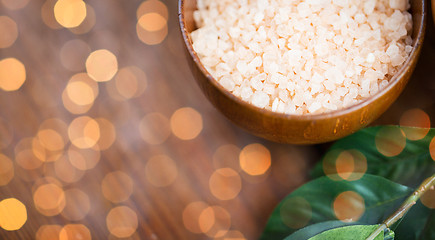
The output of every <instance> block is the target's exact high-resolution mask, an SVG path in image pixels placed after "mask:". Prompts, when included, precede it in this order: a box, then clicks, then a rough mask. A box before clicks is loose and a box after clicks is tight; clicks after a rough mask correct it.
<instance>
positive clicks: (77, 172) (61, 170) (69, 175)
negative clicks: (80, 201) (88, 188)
mask: <svg viewBox="0 0 435 240" xmlns="http://www.w3.org/2000/svg"><path fill="white" fill-rule="evenodd" d="M79 157H82V156H81V155H80V156H79ZM54 172H55V174H56V176H57V178H59V179H60V180H62V181H63V182H65V183H74V182H77V181H79V180H80V179H81V178H82V177H83V176H84V175H85V172H84V171H83V170H81V169H78V168H76V167H75V166H74V165H72V163H71V161H70V160H69V157H68V154H64V155H63V156H62V157H60V158H59V159H58V160H57V161H56V162H54Z"/></svg>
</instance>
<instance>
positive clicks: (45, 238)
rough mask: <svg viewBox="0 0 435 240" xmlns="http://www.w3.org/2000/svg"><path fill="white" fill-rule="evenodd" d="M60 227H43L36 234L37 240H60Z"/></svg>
mask: <svg viewBox="0 0 435 240" xmlns="http://www.w3.org/2000/svg"><path fill="white" fill-rule="evenodd" d="M61 230H62V227H61V226H60V225H42V226H41V227H39V229H38V231H37V232H36V240H59V234H60V231H61Z"/></svg>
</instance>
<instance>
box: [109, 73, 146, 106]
mask: <svg viewBox="0 0 435 240" xmlns="http://www.w3.org/2000/svg"><path fill="white" fill-rule="evenodd" d="M107 88H108V91H109V94H110V93H111V97H112V98H114V99H116V100H126V99H131V98H135V97H139V96H140V95H141V94H142V93H143V92H144V91H145V89H146V88H147V76H146V74H145V72H144V71H142V69H140V68H138V67H135V66H129V67H124V68H121V69H120V70H119V72H118V73H117V74H116V76H115V81H111V82H110V83H109V84H108V85H107ZM115 91H116V94H115V93H114V92H115Z"/></svg>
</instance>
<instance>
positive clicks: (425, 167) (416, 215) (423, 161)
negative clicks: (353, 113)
mask: <svg viewBox="0 0 435 240" xmlns="http://www.w3.org/2000/svg"><path fill="white" fill-rule="evenodd" d="M424 131H425V130H424V129H418V128H400V127H398V126H382V127H381V126H379V127H372V128H366V129H363V130H361V131H359V132H357V133H355V134H353V135H351V136H348V137H346V138H343V139H341V140H339V141H337V142H336V143H335V144H334V145H333V146H332V147H331V148H330V150H329V151H328V152H327V153H326V154H325V156H324V158H323V160H322V162H321V163H319V164H317V165H316V166H315V167H314V170H313V171H312V173H311V174H312V177H320V176H324V175H325V172H327V173H329V172H332V173H334V170H336V167H337V166H336V159H337V158H338V157H339V156H340V154H342V153H343V152H350V153H351V155H352V157H353V159H354V160H355V159H357V160H358V159H359V160H360V162H364V161H362V160H361V159H362V158H361V157H360V156H363V158H364V159H366V163H367V165H366V168H364V167H354V170H355V172H360V174H359V176H361V175H362V174H364V173H368V174H373V175H377V176H381V177H385V178H387V179H389V180H391V181H394V182H397V183H400V184H403V185H406V186H409V187H412V188H415V187H417V186H418V185H419V184H420V183H421V182H422V181H423V180H424V179H426V178H427V177H429V176H431V175H433V174H434V173H435V161H434V159H432V157H431V155H430V147H429V146H430V144H431V141H433V139H434V137H435V129H430V130H429V132H428V133H427V135H426V136H425V137H424V138H422V139H420V140H416V141H414V140H409V139H407V140H406V141H405V142H402V141H401V140H403V138H404V136H406V135H407V134H408V135H409V134H412V133H413V132H414V133H417V134H418V133H419V132H424ZM385 132H390V133H391V132H393V133H394V132H395V133H400V132H401V133H402V134H403V133H405V135H402V136H401V135H400V134H399V135H397V134H396V136H393V135H394V134H390V136H388V135H389V134H384V135H385V136H382V133H385ZM379 139H381V140H382V139H383V140H384V143H385V142H387V143H389V144H390V147H391V148H393V149H399V150H400V149H401V147H402V148H403V146H402V145H401V144H402V143H405V145H404V148H403V150H402V151H401V152H400V153H399V154H398V155H395V156H386V155H384V154H382V145H380V146H381V147H380V148H379V146H378V147H377V145H376V141H377V140H378V145H379V142H380V141H379ZM432 144H433V143H432ZM431 147H432V148H433V145H432V146H431ZM354 163H355V166H357V165H358V164H357V163H358V161H354ZM348 175H349V174H348ZM354 175H355V176H357V177H358V174H354ZM430 214H431V215H432V216H434V215H435V213H434V210H429V209H428V208H426V207H424V206H423V205H422V204H421V203H417V205H416V206H414V207H413V208H411V210H410V211H409V212H408V213H407V215H406V216H405V217H404V219H403V220H402V222H401V223H400V225H399V224H396V226H395V227H396V230H395V232H396V237H397V238H398V239H410V240H412V239H419V238H420V239H431V238H428V237H423V236H431V237H433V239H435V237H434V236H435V230H433V231H434V232H432V233H431V231H432V230H431V229H434V228H435V221H433V220H430V219H429V215H430ZM430 223H431V224H430ZM428 224H429V225H430V226H431V227H429V228H427V227H426V228H425V230H423V228H424V226H425V225H426V226H427V225H428Z"/></svg>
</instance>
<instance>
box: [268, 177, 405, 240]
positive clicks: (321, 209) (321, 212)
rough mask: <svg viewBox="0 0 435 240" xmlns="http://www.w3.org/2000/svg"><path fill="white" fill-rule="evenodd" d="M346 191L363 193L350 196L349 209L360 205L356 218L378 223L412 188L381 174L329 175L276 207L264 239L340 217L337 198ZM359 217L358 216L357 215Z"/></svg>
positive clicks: (296, 191) (299, 189)
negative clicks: (338, 178) (349, 177)
mask: <svg viewBox="0 0 435 240" xmlns="http://www.w3.org/2000/svg"><path fill="white" fill-rule="evenodd" d="M344 192H353V193H355V194H351V195H359V196H361V197H362V199H363V202H364V204H362V203H361V201H359V200H358V197H356V198H352V197H351V198H348V199H347V201H345V202H347V204H348V205H347V207H345V208H344V209H347V208H348V207H349V206H350V209H353V208H355V209H358V208H360V210H362V209H363V210H362V211H361V214H362V216H361V217H360V218H359V219H353V220H354V221H358V222H360V223H361V224H378V223H380V222H382V221H383V220H384V219H385V218H387V217H388V216H389V215H390V214H391V213H392V212H393V211H395V210H396V208H397V207H398V206H399V205H400V204H401V203H402V202H403V201H404V199H405V198H406V197H407V196H408V195H409V194H410V193H411V192H412V190H411V189H409V188H408V187H406V186H402V185H400V184H397V183H393V182H391V181H389V180H386V179H384V178H381V177H377V176H373V175H368V174H366V175H364V176H363V177H362V178H361V179H359V180H356V181H345V180H342V181H334V180H332V179H331V178H329V177H321V178H318V179H316V180H313V181H311V182H309V183H307V184H305V185H303V186H302V187H300V188H298V189H297V190H295V191H294V192H293V193H291V194H290V195H288V196H287V197H286V198H285V199H284V200H283V201H282V202H281V203H280V204H279V205H278V206H277V207H276V208H275V210H274V211H273V213H272V215H271V217H270V219H269V221H268V223H267V225H266V228H265V230H264V232H263V235H262V239H283V238H285V237H286V236H289V235H290V234H292V233H294V232H295V231H296V230H298V229H300V228H303V227H305V226H308V225H312V224H315V223H320V222H325V221H336V220H339V219H338V218H337V217H336V215H335V213H334V208H333V206H334V200H335V199H336V197H337V196H339V195H340V194H342V193H344ZM355 217H358V216H355Z"/></svg>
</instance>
